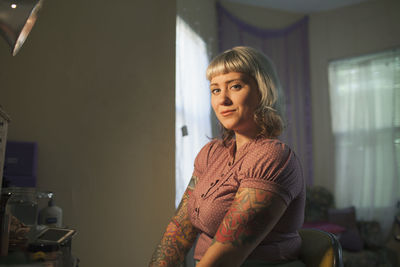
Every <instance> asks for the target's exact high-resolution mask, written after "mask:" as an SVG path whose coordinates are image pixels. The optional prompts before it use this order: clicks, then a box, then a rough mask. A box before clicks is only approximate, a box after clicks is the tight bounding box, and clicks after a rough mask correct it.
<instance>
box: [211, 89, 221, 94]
mask: <svg viewBox="0 0 400 267" xmlns="http://www.w3.org/2000/svg"><path fill="white" fill-rule="evenodd" d="M219 92H221V90H220V89H218V88H215V89H211V93H212V94H214V95H215V94H218V93H219Z"/></svg>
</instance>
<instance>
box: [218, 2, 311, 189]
mask: <svg viewBox="0 0 400 267" xmlns="http://www.w3.org/2000/svg"><path fill="white" fill-rule="evenodd" d="M217 12H218V34H219V50H220V51H221V52H222V51H225V50H227V49H230V48H232V47H234V46H239V45H244V46H251V47H253V48H255V49H258V50H260V51H262V52H263V53H264V54H266V55H267V56H268V57H269V58H270V59H271V60H272V61H273V62H274V64H275V67H276V70H277V72H278V76H279V79H280V81H281V85H282V88H283V91H284V93H285V101H286V120H287V128H286V131H285V132H284V134H283V135H282V136H281V137H280V139H282V140H283V141H284V142H286V143H288V144H289V145H290V146H291V147H292V148H293V149H294V151H295V152H296V154H297V155H298V157H299V158H300V160H301V162H302V165H303V173H304V175H305V178H306V181H307V184H308V185H311V184H312V182H313V169H312V128H311V93H310V70H309V48H308V17H307V16H306V17H304V18H303V19H301V20H299V21H297V22H296V23H294V24H292V25H290V26H288V27H286V28H283V29H260V28H257V27H254V26H251V25H249V24H247V23H246V22H243V21H241V20H240V19H238V18H237V17H235V16H234V15H232V14H231V13H229V12H228V11H227V10H226V9H224V8H223V7H222V6H221V4H219V3H217Z"/></svg>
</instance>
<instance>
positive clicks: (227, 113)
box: [220, 109, 235, 117]
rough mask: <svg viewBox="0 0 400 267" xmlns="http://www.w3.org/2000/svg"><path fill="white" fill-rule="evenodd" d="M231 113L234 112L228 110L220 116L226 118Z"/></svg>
mask: <svg viewBox="0 0 400 267" xmlns="http://www.w3.org/2000/svg"><path fill="white" fill-rule="evenodd" d="M233 112H235V110H234V109H230V110H225V111H222V112H221V113H220V114H221V116H223V117H226V116H229V115H231V114H232V113H233Z"/></svg>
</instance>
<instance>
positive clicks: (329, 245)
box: [299, 229, 343, 267]
mask: <svg viewBox="0 0 400 267" xmlns="http://www.w3.org/2000/svg"><path fill="white" fill-rule="evenodd" d="M299 234H300V236H301V239H302V244H301V251H300V259H301V260H302V261H303V262H304V263H305V264H306V266H307V267H343V259H342V247H341V246H340V243H339V241H338V240H337V239H336V237H335V236H334V235H333V234H331V233H328V232H325V231H322V230H318V229H300V230H299Z"/></svg>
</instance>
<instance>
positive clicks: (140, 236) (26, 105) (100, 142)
mask: <svg viewBox="0 0 400 267" xmlns="http://www.w3.org/2000/svg"><path fill="white" fill-rule="evenodd" d="M175 8H176V5H175V1H161V0H160V1H146V0H138V1H124V2H114V1H105V0H98V1H93V0H91V1H77V0H70V1H45V3H44V8H43V10H42V12H41V14H40V16H39V19H38V22H37V25H35V27H34V28H33V31H32V33H31V35H30V36H29V37H28V40H27V41H26V43H25V45H24V47H23V48H22V50H21V51H20V53H19V54H18V55H17V56H16V57H12V56H11V55H10V54H9V49H8V47H6V44H5V42H3V41H1V42H0V104H1V105H3V107H4V108H5V110H6V111H7V112H8V113H9V114H10V115H11V117H12V122H11V124H10V129H9V140H20V141H35V142H38V145H39V166H38V187H40V188H42V189H46V190H52V191H54V192H55V193H56V202H57V203H58V205H59V206H61V207H62V208H63V210H64V218H65V220H64V223H65V224H66V225H68V226H70V227H73V228H75V229H77V230H78V235H77V236H76V238H75V239H74V241H73V250H74V253H75V255H77V256H78V257H79V258H80V259H81V266H85V267H87V266H88V267H90V266H93V267H101V266H105V267H109V266H146V263H147V262H148V260H149V258H150V256H151V253H152V251H153V249H154V247H155V245H156V243H157V242H158V240H159V239H160V237H161V234H162V232H163V230H164V228H165V226H166V224H167V221H168V220H169V218H170V216H171V215H172V214H173V211H174V118H175V116H174V91H175V89H174V78H175V68H174V65H175V14H176V9H175Z"/></svg>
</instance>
